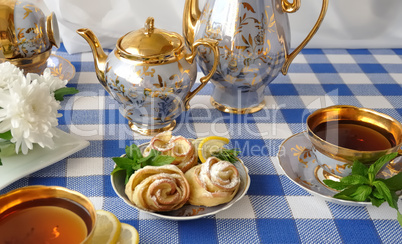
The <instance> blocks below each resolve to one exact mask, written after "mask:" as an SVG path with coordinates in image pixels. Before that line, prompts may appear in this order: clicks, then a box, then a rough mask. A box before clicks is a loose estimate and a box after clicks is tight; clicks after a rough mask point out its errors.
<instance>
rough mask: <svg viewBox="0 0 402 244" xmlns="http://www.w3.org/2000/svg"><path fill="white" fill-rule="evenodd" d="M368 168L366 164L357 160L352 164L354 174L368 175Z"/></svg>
mask: <svg viewBox="0 0 402 244" xmlns="http://www.w3.org/2000/svg"><path fill="white" fill-rule="evenodd" d="M367 171H368V168H367V166H366V165H364V164H362V163H360V162H359V161H357V160H355V161H354V162H353V165H352V175H361V176H364V177H367Z"/></svg>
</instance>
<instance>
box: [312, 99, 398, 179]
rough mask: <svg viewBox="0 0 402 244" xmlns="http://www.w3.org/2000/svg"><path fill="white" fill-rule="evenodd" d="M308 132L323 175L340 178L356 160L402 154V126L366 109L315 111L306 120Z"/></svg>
mask: <svg viewBox="0 0 402 244" xmlns="http://www.w3.org/2000/svg"><path fill="white" fill-rule="evenodd" d="M307 132H308V137H309V140H310V141H311V143H312V144H313V151H314V153H315V156H316V159H317V161H318V164H319V165H320V166H321V167H322V169H323V170H324V175H327V176H333V177H336V178H341V177H345V176H348V175H349V174H350V173H351V166H352V165H353V162H354V161H355V160H358V161H360V162H362V163H364V164H367V165H368V164H371V163H373V162H375V161H376V160H377V159H378V158H380V157H381V156H383V155H385V154H388V153H392V152H399V154H401V153H402V150H401V146H402V125H401V123H400V122H398V121H397V120H395V119H394V118H392V117H391V116H388V115H386V114H383V113H379V112H377V111H375V110H371V109H367V108H358V107H354V106H348V105H336V106H331V107H327V108H322V109H319V110H316V111H315V112H313V113H312V114H310V115H309V116H308V118H307Z"/></svg>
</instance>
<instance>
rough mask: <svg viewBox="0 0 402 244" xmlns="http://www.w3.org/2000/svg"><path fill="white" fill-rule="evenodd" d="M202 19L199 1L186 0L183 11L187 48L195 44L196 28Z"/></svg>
mask: <svg viewBox="0 0 402 244" xmlns="http://www.w3.org/2000/svg"><path fill="white" fill-rule="evenodd" d="M200 17H201V11H200V8H199V3H198V0H186V2H185V4H184V10H183V35H184V39H185V40H186V44H187V46H191V45H193V43H194V37H195V27H196V25H197V22H198V21H199V19H200Z"/></svg>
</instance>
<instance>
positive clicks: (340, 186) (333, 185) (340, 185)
mask: <svg viewBox="0 0 402 244" xmlns="http://www.w3.org/2000/svg"><path fill="white" fill-rule="evenodd" d="M323 181H324V183H325V184H326V185H327V186H328V187H330V188H332V189H335V190H339V191H340V190H343V189H345V188H346V187H348V185H346V184H344V183H342V182H339V181H334V180H323Z"/></svg>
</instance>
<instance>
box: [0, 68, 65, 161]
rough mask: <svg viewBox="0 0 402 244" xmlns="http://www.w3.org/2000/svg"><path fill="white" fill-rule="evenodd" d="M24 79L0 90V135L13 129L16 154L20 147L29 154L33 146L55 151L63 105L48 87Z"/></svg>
mask: <svg viewBox="0 0 402 244" xmlns="http://www.w3.org/2000/svg"><path fill="white" fill-rule="evenodd" d="M21 76H22V77H20V82H15V83H14V84H13V85H12V86H10V87H9V90H2V91H0V133H3V132H6V131H8V130H11V135H12V137H13V138H12V139H11V142H12V143H15V148H16V152H17V153H18V151H19V150H20V148H21V151H22V153H23V154H27V153H28V149H32V148H33V144H34V143H37V144H39V145H40V146H41V147H48V148H52V147H53V145H54V141H53V136H54V134H55V129H54V127H55V126H57V125H58V119H57V118H58V117H60V116H61V114H58V112H57V110H58V109H60V107H61V106H60V103H59V102H58V101H57V100H56V99H55V98H54V95H53V94H52V93H51V91H50V89H49V87H48V86H47V84H45V83H40V82H38V81H37V80H33V81H31V80H30V79H27V78H28V77H27V78H25V77H24V76H23V74H22V75H21Z"/></svg>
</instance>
